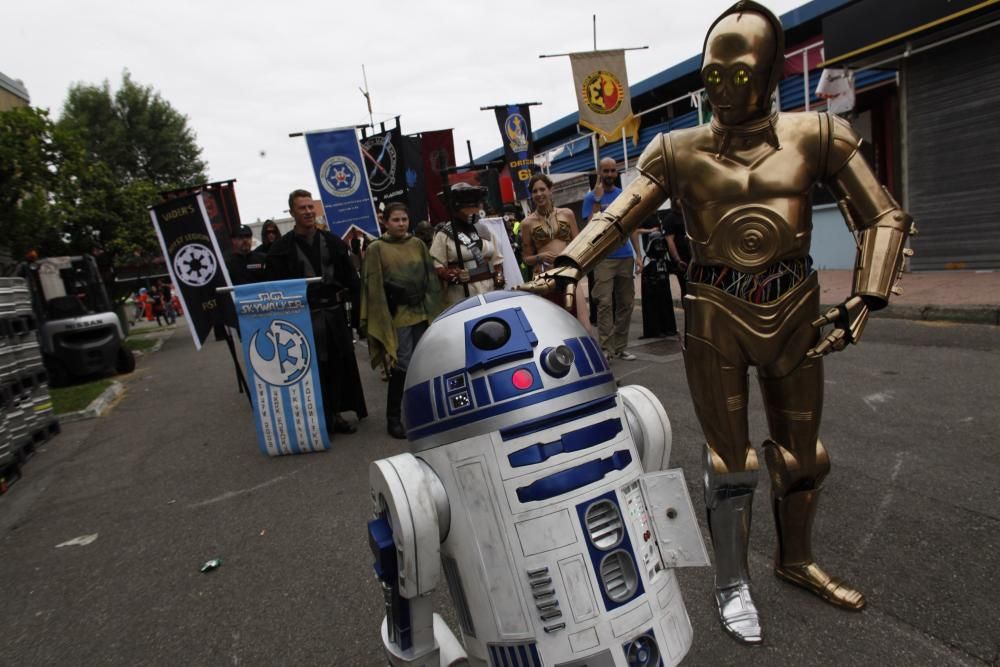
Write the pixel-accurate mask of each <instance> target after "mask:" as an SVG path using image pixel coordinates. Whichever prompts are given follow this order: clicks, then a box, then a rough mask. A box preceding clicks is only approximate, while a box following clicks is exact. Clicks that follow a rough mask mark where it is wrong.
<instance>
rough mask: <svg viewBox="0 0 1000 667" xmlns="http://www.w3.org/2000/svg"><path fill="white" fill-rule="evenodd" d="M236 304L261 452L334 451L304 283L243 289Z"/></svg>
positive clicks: (237, 292) (285, 282) (237, 290)
mask: <svg viewBox="0 0 1000 667" xmlns="http://www.w3.org/2000/svg"><path fill="white" fill-rule="evenodd" d="M233 300H234V301H235V303H236V312H237V315H238V316H239V320H240V331H241V332H242V334H243V358H244V360H245V362H246V368H247V384H249V385H250V395H251V396H252V398H253V413H254V424H255V426H256V428H257V442H258V444H259V445H260V451H261V452H262V453H264V454H267V455H268V456H282V455H284V454H304V453H308V452H319V451H322V450H325V449H330V439H329V436H328V435H327V432H326V419H325V418H324V416H323V397H322V392H321V390H320V381H319V365H318V364H317V362H316V354H315V349H316V347H315V344H314V342H313V330H312V321H311V319H310V316H309V304H308V302H307V301H306V282H305V280H303V279H298V280H279V281H275V282H267V283H251V284H248V285H238V286H237V287H236V288H235V290H234V291H233Z"/></svg>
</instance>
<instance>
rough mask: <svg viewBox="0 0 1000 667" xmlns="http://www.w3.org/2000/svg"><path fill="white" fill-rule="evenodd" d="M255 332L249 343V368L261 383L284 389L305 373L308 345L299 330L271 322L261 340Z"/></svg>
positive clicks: (306, 369) (293, 326) (307, 363)
mask: <svg viewBox="0 0 1000 667" xmlns="http://www.w3.org/2000/svg"><path fill="white" fill-rule="evenodd" d="M260 333H262V332H261V331H255V332H254V334H253V337H252V338H251V339H250V346H249V347H250V366H251V367H252V368H253V372H254V374H255V375H256V376H257V377H259V378H260V379H261V380H263V381H264V382H266V383H268V384H271V385H276V386H279V387H286V386H288V385H290V384H294V383H296V382H298V381H299V380H301V379H302V376H303V375H305V374H306V372H308V371H309V361H310V356H311V355H310V351H309V342H308V341H307V340H306V336H305V334H304V333H302V330H301V329H299V328H298V327H297V326H295V325H294V324H292V323H291V322H288V321H286V320H273V321H272V322H271V324H270V325H269V326H268V328H267V329H266V330H264V331H263V334H264V336H263V338H260V337H259V334H260Z"/></svg>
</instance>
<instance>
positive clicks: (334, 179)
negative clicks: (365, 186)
mask: <svg viewBox="0 0 1000 667" xmlns="http://www.w3.org/2000/svg"><path fill="white" fill-rule="evenodd" d="M360 174H361V170H360V169H358V165H357V164H356V163H355V162H354V160H352V159H351V158H349V157H347V156H345V155H334V156H333V157H331V158H329V159H327V160H326V162H324V163H323V165H322V166H321V167H320V168H319V182H320V184H321V185H322V186H323V189H324V190H326V191H327V192H329V193H330V194H331V195H333V196H334V197H350V196H351V195H353V194H354V193H355V192H357V191H358V188H359V187H361V177H360Z"/></svg>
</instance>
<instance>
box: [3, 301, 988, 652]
mask: <svg viewBox="0 0 1000 667" xmlns="http://www.w3.org/2000/svg"><path fill="white" fill-rule="evenodd" d="M182 324H183V323H182ZM638 330H639V324H638V311H636V313H635V318H634V319H633V328H632V331H633V334H635V332H637V331H638ZM161 333H163V334H164V335H167V336H168V337H167V338H166V341H165V344H164V346H163V348H162V349H161V350H160V351H159V352H157V353H155V354H152V355H147V356H144V357H142V358H140V359H139V365H138V368H137V370H136V372H135V373H134V374H132V375H131V376H128V377H124V378H120V379H122V380H124V383H125V386H126V393H125V395H124V396H123V398H122V399H121V400H120V401H119V402H118V403H117V404H116V405H115V407H114V409H112V410H111V411H110V412H109V413H107V414H106V415H105V416H104V417H101V418H100V419H95V420H90V421H86V422H79V423H74V424H68V425H66V427H65V428H64V430H63V433H62V434H61V435H59V436H57V437H56V438H54V439H52V440H51V441H49V442H47V443H46V444H44V445H43V446H41V447H40V448H39V453H38V454H37V455H36V456H35V457H34V459H32V460H31V461H29V462H28V463H27V465H26V466H25V476H24V478H23V479H22V480H21V481H19V482H18V483H17V484H16V485H14V486H13V487H12V489H11V491H10V492H9V493H7V494H6V495H4V496H2V497H0V581H2V582H3V584H4V589H3V590H4V595H3V599H4V604H3V605H0V628H3V629H4V630H3V638H4V647H5V648H4V652H3V662H5V663H8V664H31V665H65V664H109V665H134V664H144V665H145V664H149V665H160V664H163V665H168V664H169V665H173V664H177V663H179V662H185V663H188V664H194V665H222V664H227V665H274V664H290V665H292V664H294V665H314V664H315V665H320V664H327V665H328V664H335V665H381V664H384V659H383V658H382V657H381V654H380V650H381V647H380V641H379V639H378V626H379V623H380V621H381V615H382V609H381V593H380V591H379V588H378V586H377V584H376V582H375V580H374V577H373V575H372V570H371V560H372V558H371V555H370V552H369V550H368V546H367V539H366V531H365V523H366V521H367V520H368V518H369V517H370V515H371V506H370V505H371V501H370V498H369V495H368V483H367V474H368V473H367V471H368V465H369V463H370V461H372V460H374V459H377V458H382V457H386V456H391V455H393V454H396V453H399V452H401V451H405V448H406V443H405V442H403V443H400V442H399V441H394V440H392V439H390V438H389V437H388V436H387V435H386V434H385V431H384V429H385V425H384V421H383V419H382V414H383V412H384V394H385V384H384V383H383V382H381V380H380V379H379V377H378V375H377V374H376V373H375V372H372V371H371V370H370V368H369V367H368V365H367V352H366V350H365V349H364V347H363V344H359V346H358V358H359V367H360V368H361V373H362V379H363V382H364V385H365V392H366V398H367V400H368V407H369V412H370V414H371V417H369V418H368V419H366V420H364V421H363V422H362V423H361V425H360V429H359V432H358V433H357V434H355V435H352V436H342V437H338V438H337V439H336V440H335V442H334V448H333V450H332V451H331V452H327V453H321V454H309V455H300V456H289V457H280V458H274V459H269V458H267V457H264V456H262V455H261V454H260V453H259V452H258V450H257V444H256V441H255V437H254V433H253V426H252V422H251V418H250V412H249V408H248V405H247V401H246V399H245V397H243V396H241V395H240V394H238V393H237V392H236V384H235V379H234V377H233V371H232V367H231V363H230V361H229V357H228V352H227V351H226V349H225V346H224V345H223V344H221V343H209V344H208V345H207V346H206V348H205V349H203V350H202V351H201V352H196V351H195V350H194V346H193V344H192V343H191V340H190V336H189V335H188V332H187V330H186V328H185V327H184V326H179V327H177V328H176V329H174V330H173V331H172V333H169V332H161ZM630 350H631V351H633V352H634V353H635V354H636V355H637V356H638V357H639V359H638V360H637V361H635V362H626V361H615V362H614V364H613V370H614V371H615V374H616V376H617V377H618V378H619V380H620V382H621V383H622V384H642V385H645V386H647V387H649V388H651V389H652V390H653V391H654V392H655V393H656V394H657V396H659V397H660V399H661V400H662V401H663V403H664V405H665V407H666V409H667V412H668V414H669V415H670V418H671V421H672V424H673V433H674V441H673V455H672V461H671V465H672V466H674V467H680V468H682V469H683V470H684V473H685V477H686V479H687V481H688V484H689V488H690V490H691V495H692V498H693V500H694V502H695V505H696V508H697V510H698V513H699V516H702V515H703V501H702V498H701V465H700V461H701V447H702V445H701V442H702V437H701V434H700V428H699V426H698V424H697V422H696V420H695V418H694V413H693V408H692V405H691V401H690V397H689V394H688V392H687V388H686V384H685V380H684V371H683V360H682V358H681V353H680V346H679V342H678V340H677V339H653V340H642V341H638V340H633V342H632V344H631V345H630ZM998 372H1000V327H994V326H982V325H968V324H956V323H951V322H913V321H901V320H893V319H878V320H874V321H872V322H871V323H870V325H869V327H868V330H867V331H866V335H865V339H864V340H863V341H862V343H861V344H860V345H857V346H851V347H850V348H849V349H848V350H847V351H844V352H841V353H838V354H835V355H833V356H831V357H830V358H829V360H828V362H827V363H826V404H825V409H824V426H823V429H822V432H821V437H822V438H823V442H824V444H825V445H826V446H827V448H828V449H829V451H830V454H831V458H832V460H833V469H832V472H831V474H830V476H829V478H828V479H827V482H826V485H825V489H824V497H823V500H822V504H821V509H820V512H819V515H818V517H817V525H816V540H815V544H816V551H817V554H818V555H819V556H820V558H821V562H822V563H823V564H824V565H825V566H826V567H827V568H828V569H829V570H830V571H831V572H833V573H834V574H836V575H839V576H842V577H844V578H846V579H848V580H849V581H851V582H852V583H854V584H855V585H857V586H858V587H860V588H861V589H862V590H864V591H865V593H866V594H867V596H868V600H869V606H868V608H867V609H866V610H865V611H863V612H861V613H848V612H842V611H839V610H836V609H834V608H832V607H830V606H828V605H826V604H824V603H823V602H821V601H820V600H818V599H817V598H814V597H813V596H810V595H809V594H807V593H805V592H802V591H800V590H798V589H794V588H792V587H789V586H787V585H785V584H783V583H781V582H779V581H777V580H776V579H775V578H774V577H773V576H772V575H771V573H770V568H771V555H772V553H773V550H774V530H773V526H772V522H771V519H770V516H769V508H768V499H767V483H766V480H765V479H762V480H761V485H760V487H759V488H758V493H757V501H756V506H755V509H754V531H753V539H752V542H751V557H750V565H751V569H752V572H753V576H754V589H755V594H756V600H757V603H758V605H759V607H760V609H761V611H762V613H763V615H764V622H765V645H764V646H763V647H760V648H755V649H751V648H745V647H743V646H740V645H738V644H736V643H735V642H734V641H732V640H731V639H730V638H728V637H727V636H726V635H725V634H724V633H723V632H722V630H721V629H720V627H719V625H718V621H717V620H716V618H715V612H714V609H713V603H712V601H711V587H712V573H711V570H710V569H709V568H696V569H690V570H684V571H682V572H681V573H680V579H681V587H682V591H683V593H684V597H685V601H686V603H687V608H688V612H689V614H690V616H691V619H692V623H693V625H694V628H695V635H694V645H693V647H692V650H691V652H690V653H689V655H688V658H687V660H686V662H685V664H688V665H778V666H782V665H788V666H789V667H791V666H796V667H798V666H800V665H802V664H815V665H908V666H911V667H912V666H917V665H997V664H1000V663H998V661H1000V614H998V613H997V605H996V598H997V593H996V590H997V588H998V585H1000V579H998V575H997V572H998V571H1000V495H998V494H997V489H998V488H1000V448H998V445H997V441H996V434H997V433H998V432H1000V414H998V411H997V409H996V386H997V382H996V378H997V376H998ZM751 385H752V387H753V383H751ZM751 407H752V413H751V414H752V420H751V434H752V436H751V437H752V441H753V442H754V443H759V442H760V441H762V440H763V438H764V437H765V436H766V424H765V422H764V419H763V415H762V413H761V411H760V397H759V393H758V392H756V390H755V388H754V389H753V393H752V399H751ZM702 521H703V518H702ZM702 530H703V532H704V533H705V535H706V537H707V531H706V530H705V526H704V524H702ZM91 535H96V536H97V537H96V539H95V540H94V541H93V542H91V543H89V544H86V545H69V546H62V547H60V546H58V545H60V544H63V543H65V542H68V541H72V540H73V539H74V538H81V537H87V536H91ZM216 557H218V558H221V559H223V565H222V567H220V568H219V569H218V570H216V571H214V572H212V573H209V574H202V573H200V572H199V567H200V566H201V564H202V563H203V562H205V561H207V560H208V559H210V558H216ZM434 599H435V603H436V605H437V607H438V608H439V610H441V611H442V612H443V613H444V615H445V617H446V619H449V620H451V621H452V622H453V621H454V616H453V614H452V613H451V612H450V603H449V599H448V597H447V594H446V592H445V591H441V592H440V593H438V594H436V595H435V597H434ZM453 625H454V623H453Z"/></svg>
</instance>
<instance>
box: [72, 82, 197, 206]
mask: <svg viewBox="0 0 1000 667" xmlns="http://www.w3.org/2000/svg"><path fill="white" fill-rule="evenodd" d="M59 124H60V126H62V127H65V128H68V129H71V130H72V131H74V132H75V133H77V134H78V135H79V136H80V138H81V139H82V141H83V144H84V147H85V149H86V151H87V154H88V155H89V156H90V157H91V158H92V159H94V160H99V161H101V162H104V163H105V164H107V165H108V167H110V168H111V170H112V173H113V175H114V176H115V177H116V178H118V179H120V180H121V182H122V183H132V182H135V181H148V182H149V183H152V184H153V185H154V186H155V187H157V188H159V189H161V190H166V189H174V188H180V187H187V186H191V185H198V184H200V183H204V182H205V180H206V178H205V168H206V165H205V162H204V161H203V160H202V159H201V148H199V147H198V144H197V143H196V141H195V134H194V132H193V131H192V130H191V128H190V127H188V119H187V116H184V115H183V114H181V113H180V112H178V111H177V110H176V109H174V108H173V107H172V106H171V105H170V103H169V102H167V101H166V100H164V99H163V98H162V97H161V96H160V94H159V93H158V92H156V91H155V90H153V88H152V87H151V86H141V85H139V84H137V83H135V82H134V81H132V77H131V75H130V74H129V73H128V71H127V70H126V71H125V72H124V73H123V74H122V84H121V87H120V88H119V89H118V91H117V92H115V93H114V94H112V92H111V86H110V85H109V84H108V82H107V81H105V82H104V83H103V84H102V85H101V86H100V87H98V86H93V85H86V84H77V85H74V86H72V87H71V88H70V90H69V95H68V96H67V98H66V104H65V105H64V107H63V114H62V118H61V119H60V121H59Z"/></svg>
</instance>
